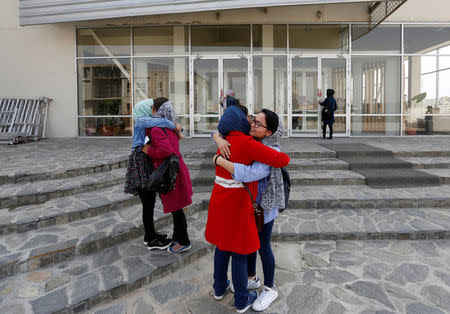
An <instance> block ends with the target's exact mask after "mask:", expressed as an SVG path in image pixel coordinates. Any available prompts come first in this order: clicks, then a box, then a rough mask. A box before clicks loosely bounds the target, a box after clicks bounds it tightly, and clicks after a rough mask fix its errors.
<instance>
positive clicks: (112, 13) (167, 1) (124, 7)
mask: <svg viewBox="0 0 450 314" xmlns="http://www.w3.org/2000/svg"><path fill="white" fill-rule="evenodd" d="M19 2H20V5H19V9H20V24H21V25H38V24H50V23H59V22H75V21H87V20H99V19H109V18H123V17H132V16H143V15H157V14H174V13H187V12H200V11H216V10H228V9H245V8H256V7H274V6H290V5H311V4H333V3H348V2H367V3H368V15H367V16H368V22H371V23H372V20H373V19H372V18H370V17H371V16H373V17H376V21H377V22H376V24H378V23H379V22H381V21H382V20H384V19H385V18H386V17H387V16H389V15H390V14H391V13H392V12H393V11H394V10H396V9H397V8H398V7H399V6H401V5H402V4H403V3H404V2H406V0H387V1H367V0H266V1H264V2H263V5H262V3H261V1H259V0H221V1H217V0H163V1H154V0H111V1H104V0H19ZM381 4H382V5H381Z"/></svg>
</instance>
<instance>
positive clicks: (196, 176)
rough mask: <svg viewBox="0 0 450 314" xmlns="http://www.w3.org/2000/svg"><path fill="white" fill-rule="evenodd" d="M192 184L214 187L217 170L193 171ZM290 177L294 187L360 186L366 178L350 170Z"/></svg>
mask: <svg viewBox="0 0 450 314" xmlns="http://www.w3.org/2000/svg"><path fill="white" fill-rule="evenodd" d="M189 172H190V175H191V180H192V184H193V185H195V186H198V185H207V186H212V185H213V184H214V178H215V170H214V169H202V170H191V171H189ZM289 176H290V179H291V184H292V185H297V186H304V185H358V184H365V182H366V181H365V178H364V177H363V176H361V175H360V174H358V173H356V172H353V171H349V170H290V171H289Z"/></svg>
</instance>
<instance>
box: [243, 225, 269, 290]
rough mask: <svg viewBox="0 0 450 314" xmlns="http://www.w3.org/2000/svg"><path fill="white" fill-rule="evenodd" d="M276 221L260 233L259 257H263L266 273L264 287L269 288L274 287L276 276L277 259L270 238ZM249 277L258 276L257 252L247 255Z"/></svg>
mask: <svg viewBox="0 0 450 314" xmlns="http://www.w3.org/2000/svg"><path fill="white" fill-rule="evenodd" d="M273 222H274V220H272V221H270V222H268V223H266V224H264V226H263V229H262V230H261V232H260V233H259V244H260V245H261V248H260V249H259V256H261V263H262V267H263V273H264V285H266V286H267V287H269V288H272V287H273V277H274V275H275V257H274V256H273V253H272V248H271V247H270V238H271V236H272V228H273ZM247 258H248V260H247V275H248V277H252V276H255V275H256V252H255V253H252V254H249V255H247Z"/></svg>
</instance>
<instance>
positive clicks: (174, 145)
mask: <svg viewBox="0 0 450 314" xmlns="http://www.w3.org/2000/svg"><path fill="white" fill-rule="evenodd" d="M165 130H166V132H167V136H166V134H165V133H164V131H163V129H161V128H158V127H155V128H152V129H151V144H150V148H149V150H148V155H149V156H150V157H151V158H152V161H153V166H154V167H155V168H157V167H158V166H159V165H160V164H162V162H163V161H164V159H166V158H167V157H169V156H170V155H172V154H175V155H177V156H181V153H180V145H179V143H178V136H177V135H176V133H175V132H174V131H172V130H170V129H165ZM146 134H147V135H148V134H149V132H148V129H147V130H146ZM159 196H160V197H161V201H162V203H163V207H164V212H165V213H171V212H174V211H176V210H179V209H181V208H184V207H186V206H188V205H190V204H192V198H191V197H192V183H191V177H190V176H189V170H188V168H187V167H186V164H185V163H184V160H183V158H180V169H179V170H178V176H177V181H176V183H175V189H174V190H173V191H170V192H169V193H167V194H159Z"/></svg>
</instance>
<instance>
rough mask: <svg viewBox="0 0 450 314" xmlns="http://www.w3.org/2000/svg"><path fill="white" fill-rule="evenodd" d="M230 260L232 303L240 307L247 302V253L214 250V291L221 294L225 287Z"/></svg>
mask: <svg viewBox="0 0 450 314" xmlns="http://www.w3.org/2000/svg"><path fill="white" fill-rule="evenodd" d="M230 257H232V260H231V277H232V279H233V286H234V305H236V307H238V308H242V307H244V306H245V305H246V304H247V300H248V290H247V255H241V254H237V253H233V252H227V251H221V250H220V249H219V248H218V247H216V251H215V252H214V284H213V287H214V292H215V294H216V295H223V294H224V293H225V290H226V288H227V272H228V262H229V261H230Z"/></svg>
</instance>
